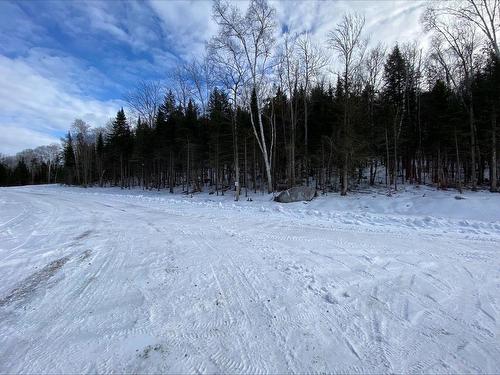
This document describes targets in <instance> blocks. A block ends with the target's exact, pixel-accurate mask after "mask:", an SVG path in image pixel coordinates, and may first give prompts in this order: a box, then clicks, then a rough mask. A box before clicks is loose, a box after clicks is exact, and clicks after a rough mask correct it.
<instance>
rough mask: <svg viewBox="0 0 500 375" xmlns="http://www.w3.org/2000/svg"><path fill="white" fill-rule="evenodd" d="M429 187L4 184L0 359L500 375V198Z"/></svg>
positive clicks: (111, 367) (127, 369)
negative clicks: (233, 195) (362, 193)
mask: <svg viewBox="0 0 500 375" xmlns="http://www.w3.org/2000/svg"><path fill="white" fill-rule="evenodd" d="M437 194H439V193H437ZM443 194H444V193H443ZM478 194H481V193H478ZM418 196H419V197H420V196H422V194H421V193H419V195H418ZM424 196H425V194H424ZM428 196H429V195H428ZM478 196H479V195H478ZM416 197H417V196H416V195H415V196H412V195H411V194H407V195H406V196H402V197H400V200H399V201H398V200H397V199H398V198H387V197H383V196H380V197H376V198H373V200H372V201H369V200H366V201H363V203H362V204H361V206H360V207H361V209H359V210H351V211H349V210H346V211H343V212H342V211H341V210H340V209H339V210H336V211H335V212H334V211H332V212H329V211H328V210H326V209H325V210H323V211H321V207H322V205H323V207H327V208H328V207H329V208H332V207H334V206H335V204H337V203H335V202H337V201H338V202H340V198H335V197H327V198H320V199H318V200H317V201H315V202H312V203H311V204H309V205H305V204H302V203H298V204H292V205H288V206H282V205H278V204H276V203H273V202H269V201H268V198H267V197H265V198H260V199H259V198H255V199H254V201H253V202H241V203H237V204H233V203H232V202H231V200H230V197H227V196H226V197H224V198H220V197H214V196H208V195H205V196H203V197H196V196H195V197H194V198H184V197H181V196H179V195H177V196H173V198H172V196H169V195H168V194H166V193H147V194H145V193H143V192H141V191H135V192H128V191H123V192H121V191H119V190H116V189H80V188H62V187H57V186H41V187H29V188H28V187H25V188H5V189H0V372H1V373H19V372H20V373H82V372H87V373H102V372H118V373H132V372H134V373H136V372H140V373H144V372H148V373H153V372H154V373H158V372H162V373H168V372H170V373H195V372H201V373H215V372H223V373H285V372H294V373H309V372H310V373H313V372H315V373H317V372H325V373H333V372H336V373H338V372H343V373H346V372H349V373H388V372H396V373H400V372H411V373H471V372H473V373H480V372H481V373H496V372H498V370H499V369H500V339H499V334H500V332H499V325H498V322H499V320H500V257H499V255H500V254H499V252H500V223H499V222H498V220H494V219H495V218H494V217H493V218H492V217H491V216H490V217H487V212H490V214H491V215H495V212H499V209H500V203H499V202H498V200H499V197H498V196H497V197H495V198H485V199H487V200H488V202H486V203H484V207H485V208H484V210H483V212H484V215H485V218H484V220H481V218H482V217H481V212H478V210H477V209H476V210H475V211H474V210H473V208H474V207H473V206H475V205H474V204H473V203H474V200H473V199H472V198H471V200H469V203H467V200H464V202H465V203H464V202H462V201H455V200H454V199H453V197H452V196H444V195H443V196H441V195H440V196H439V199H441V197H444V198H442V199H443V201H442V202H443V203H442V205H441V206H440V207H445V206H446V204H448V203H449V205H450V207H451V206H453V205H458V204H463V205H467V204H469V205H470V207H468V206H463V207H464V208H462V210H463V217H462V218H460V217H459V215H457V214H456V213H455V214H453V215H451V214H450V215H448V216H446V217H433V216H429V215H428V214H426V213H423V214H422V215H420V216H419V215H412V214H411V212H406V213H401V212H399V211H398V207H399V206H398V207H396V206H394V207H392V206H390V205H385V206H384V205H383V204H381V206H380V207H382V206H384V207H385V208H384V210H385V211H387V210H389V209H390V211H391V212H393V214H391V213H389V212H382V211H384V210H382V209H374V208H373V207H375V206H374V205H372V204H371V203H370V202H372V203H373V204H375V203H374V202H385V201H387V202H389V201H390V204H391V205H392V204H395V205H397V204H398V203H397V202H401V207H402V208H401V207H400V208H401V210H403V209H404V208H405V207H407V208H408V207H410V206H408V204H409V202H413V203H414V202H415V200H416V199H417V198H416ZM488 197H489V196H488ZM448 198H449V200H447V199H448ZM367 199H368V198H367ZM370 199H371V198H370ZM432 199H434V198H432ZM436 199H438V198H436ZM329 202H330V203H329ZM331 202H333V203H331ZM346 202H348V201H346ZM352 202H354V201H351V203H352ZM446 202H448V203H446ZM470 202H472V203H470ZM478 202H479V201H478ZM338 204H339V207H341V206H340V205H341V204H344V203H338ZM346 204H347V203H346ZM349 204H350V203H349ZM478 204H479V203H478ZM495 205H496V206H495ZM492 206H493V208H492ZM363 207H366V208H363ZM388 207H389V209H388ZM391 207H392V208H391ZM476 208H477V207H476ZM469 209H470V212H472V213H473V214H471V215H472V216H471V217H468V216H467V212H469ZM436 210H439V207H437V206H436ZM488 210H489V211H488ZM479 211H481V210H479ZM398 212H399V213H398ZM415 212H416V211H415ZM417 213H419V212H417Z"/></svg>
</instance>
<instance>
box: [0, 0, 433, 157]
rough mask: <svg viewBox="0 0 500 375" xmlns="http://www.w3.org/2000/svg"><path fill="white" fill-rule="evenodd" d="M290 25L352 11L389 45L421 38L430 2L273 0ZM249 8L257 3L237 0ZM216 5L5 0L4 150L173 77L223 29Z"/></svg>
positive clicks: (94, 120) (0, 134) (306, 26)
mask: <svg viewBox="0 0 500 375" xmlns="http://www.w3.org/2000/svg"><path fill="white" fill-rule="evenodd" d="M271 4H272V5H273V6H275V7H276V9H277V16H278V22H279V23H280V26H281V28H280V29H281V30H286V29H288V30H290V31H291V32H294V33H295V32H297V33H305V32H307V33H309V34H310V35H311V36H312V37H313V39H314V40H316V42H317V43H319V44H321V45H323V46H324V45H325V40H326V35H327V34H328V31H329V30H331V29H332V28H333V27H334V26H335V24H336V23H337V22H338V21H339V20H340V18H341V17H342V15H343V14H344V13H345V12H347V11H357V12H360V13H364V14H365V15H366V19H367V24H366V32H367V35H370V36H371V40H372V42H376V41H379V40H383V41H385V42H386V44H389V45H390V44H392V43H394V42H395V41H406V40H411V39H415V38H420V37H421V32H420V25H419V17H420V12H421V10H422V7H423V4H424V3H423V2H422V1H411V2H408V1H347V0H340V1H330V2H326V1H315V0H308V1H271ZM236 5H238V6H240V7H241V8H242V9H244V8H245V7H246V5H247V2H237V3H236ZM211 13H212V2H211V1H194V0H191V1H176V0H172V1H163V0H148V1H126V2H122V1H88V2H79V1H43V2H42V1H32V2H10V1H2V2H0V152H4V153H5V152H15V151H19V150H21V149H22V148H24V147H33V146H35V145H36V144H38V143H40V144H43V143H47V142H49V141H54V140H57V138H58V137H59V136H60V135H61V134H62V132H63V131H64V130H66V129H67V128H68V127H69V126H70V124H71V122H72V121H73V119H74V118H75V117H80V118H83V119H84V120H87V121H89V122H90V123H91V124H93V125H96V126H100V125H103V124H104V123H105V122H106V121H107V120H108V118H109V117H111V116H114V114H115V113H116V110H117V109H118V108H119V107H120V106H122V105H123V104H124V103H123V102H122V99H123V97H124V94H125V93H126V92H127V91H128V90H129V89H130V88H131V87H133V86H134V84H135V83H136V82H137V81H140V80H148V79H155V80H165V79H166V78H167V77H168V75H169V72H171V71H172V68H173V67H174V66H175V65H176V64H177V63H179V62H180V61H185V60H189V59H191V58H193V57H196V56H200V55H201V54H203V53H204V47H205V42H206V41H207V40H208V39H209V38H210V37H211V36H212V35H214V34H215V33H216V31H217V26H216V24H215V22H214V21H213V20H212V17H211Z"/></svg>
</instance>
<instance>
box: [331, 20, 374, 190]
mask: <svg viewBox="0 0 500 375" xmlns="http://www.w3.org/2000/svg"><path fill="white" fill-rule="evenodd" d="M364 26H365V18H364V17H363V16H361V15H359V14H357V13H349V14H346V15H344V17H343V18H342V21H341V22H340V23H339V24H338V25H337V27H336V28H335V29H334V30H332V31H330V33H329V37H328V43H329V46H330V48H331V49H333V50H334V51H335V52H337V54H338V56H339V58H340V60H341V63H342V66H343V71H342V79H343V84H344V97H345V98H344V121H343V133H344V136H343V140H342V143H343V145H342V152H343V155H342V158H343V167H342V190H341V194H342V195H346V194H347V187H348V170H349V156H350V152H351V147H352V145H351V144H350V143H351V139H350V138H351V137H350V132H351V129H350V124H349V120H350V119H349V111H350V108H349V102H350V100H349V99H350V98H349V95H350V91H351V86H352V83H353V79H354V77H355V76H356V75H357V74H359V69H360V67H361V62H362V60H363V56H364V52H365V49H366V44H367V41H366V40H365V39H363V38H362V32H363V28H364Z"/></svg>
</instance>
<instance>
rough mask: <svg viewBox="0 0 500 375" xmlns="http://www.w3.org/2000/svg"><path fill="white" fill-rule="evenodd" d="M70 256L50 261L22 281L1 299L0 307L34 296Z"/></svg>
mask: <svg viewBox="0 0 500 375" xmlns="http://www.w3.org/2000/svg"><path fill="white" fill-rule="evenodd" d="M68 260H69V257H63V258H60V259H57V260H54V261H53V262H50V263H49V264H47V265H46V266H45V267H43V268H42V269H41V270H40V271H37V272H35V273H34V274H32V275H31V276H28V277H27V278H26V279H24V280H23V281H21V282H20V283H19V284H18V285H17V286H16V287H15V288H14V289H13V290H12V291H11V292H10V293H9V294H8V295H7V296H6V297H4V298H2V299H0V307H4V306H7V305H10V304H12V303H14V302H22V301H24V300H27V299H28V298H29V297H30V296H32V295H33V294H34V293H35V291H36V290H37V289H38V288H40V287H41V286H43V285H44V284H45V283H46V282H47V281H48V280H49V279H50V278H51V277H52V276H54V275H55V274H56V272H57V271H58V270H59V269H60V268H61V267H62V266H64V264H65V263H66V262H67V261H68Z"/></svg>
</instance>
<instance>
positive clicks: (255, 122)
mask: <svg viewBox="0 0 500 375" xmlns="http://www.w3.org/2000/svg"><path fill="white" fill-rule="evenodd" d="M213 12H214V19H215V22H216V23H217V25H218V26H219V32H220V33H223V34H225V35H226V36H227V37H228V38H231V40H232V42H233V43H235V44H236V45H238V46H239V48H241V50H242V53H243V57H244V61H245V73H246V75H248V81H247V82H246V83H247V84H248V85H249V87H248V91H250V95H247V96H246V98H247V99H246V103H245V104H246V106H247V108H248V109H249V113H250V122H251V124H252V130H253V133H254V135H255V138H256V141H257V144H258V146H259V149H260V151H261V153H262V156H263V159H264V166H265V170H266V175H267V190H268V192H269V193H271V192H272V191H273V183H272V173H271V165H272V148H273V140H271V144H269V142H268V141H267V140H266V131H265V124H264V119H263V109H264V100H265V85H266V80H267V79H268V78H269V76H270V73H271V70H272V67H273V63H272V60H271V55H272V51H273V48H274V45H275V38H274V33H275V28H276V22H275V10H274V8H272V7H270V6H269V5H268V3H267V2H266V1H265V0H252V1H251V2H250V5H249V7H248V9H247V11H246V13H245V14H244V15H242V14H241V12H240V10H239V9H238V8H236V7H233V6H230V5H229V4H228V3H226V2H222V1H220V0H219V1H216V2H215V4H214V7H213ZM252 98H254V100H252ZM254 101H255V102H254ZM252 102H254V103H252ZM253 106H255V108H252V107H253Z"/></svg>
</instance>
